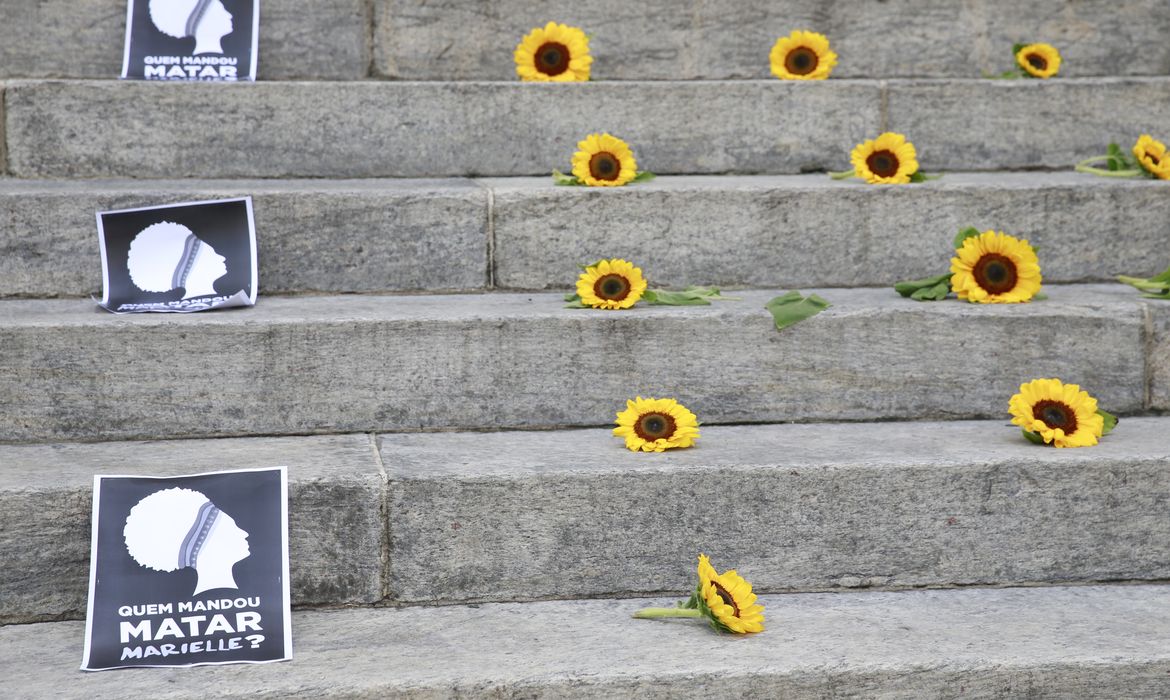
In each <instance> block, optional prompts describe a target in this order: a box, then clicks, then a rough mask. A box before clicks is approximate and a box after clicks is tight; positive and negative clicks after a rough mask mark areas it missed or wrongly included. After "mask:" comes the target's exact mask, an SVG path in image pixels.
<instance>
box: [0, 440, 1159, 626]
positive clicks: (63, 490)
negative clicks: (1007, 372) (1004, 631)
mask: <svg viewBox="0 0 1170 700" xmlns="http://www.w3.org/2000/svg"><path fill="white" fill-rule="evenodd" d="M1168 425H1170V417H1157V418H1133V419H1125V420H1123V422H1122V423H1121V425H1120V426H1119V427H1118V428H1117V431H1116V432H1115V433H1114V434H1113V435H1111V436H1110V437H1109V438H1107V439H1106V440H1105V441H1103V442H1102V443H1101V444H1100V445H1098V446H1097V447H1094V448H1091V449H1080V450H1055V449H1045V448H1039V447H1036V446H1033V445H1031V444H1029V443H1027V442H1026V441H1024V439H1023V438H1022V436H1020V434H1019V431H1018V429H1016V428H1014V427H1012V426H1010V425H1008V424H1007V420H1006V418H1005V419H1004V420H1001V421H957V422H952V423H930V422H922V423H891V424H882V423H872V424H835V423H825V424H795V425H770V426H736V427H718V426H715V427H704V428H703V437H701V438H700V442H699V447H696V448H692V449H688V450H675V451H670V452H666V453H663V454H640V453H631V452H629V451H628V450H626V449H625V448H624V447H623V445H622V443H621V441H620V440H619V439H617V438H615V437H613V436H612V435H611V434H610V430H609V429H587V430H564V431H557V432H515V431H506V432H499V433H439V434H421V435H408V434H387V435H381V436H378V437H380V440H379V439H376V438H375V436H372V435H368V434H351V435H335V436H325V437H283V438H229V439H206V440H204V439H200V440H176V441H152V442H145V443H144V442H123V443H104V444H92V443H61V444H53V445H22V446H7V447H5V446H0V465H3V466H2V467H0V476H2V477H3V478H2V480H0V531H3V532H5V533H6V535H7V536H6V537H5V538H4V539H2V540H0V560H3V561H6V562H8V566H7V567H6V568H5V569H4V571H3V573H0V601H4V605H3V606H2V607H0V622H2V623H23V622H34V621H39V620H44V619H51V618H57V619H60V618H62V617H65V618H76V617H79V616H80V615H81V614H82V611H83V610H84V607H85V596H86V582H87V580H88V578H87V577H88V566H89V563H88V562H89V532H90V511H89V504H90V500H91V498H92V492H91V485H92V481H93V475H94V474H99V473H105V474H110V473H117V474H129V475H141V476H148V475H150V476H168V475H177V474H189V473H200V472H204V471H216V470H223V469H233V468H249V467H272V466H280V465H284V466H287V467H289V479H290V489H289V493H290V557H291V572H292V592H293V601H294V603H295V604H297V605H303V606H317V605H371V604H380V603H393V604H409V603H428V604H432V603H444V604H452V603H461V602H468V601H490V600H497V601H498V600H535V599H547V598H550V597H563V596H564V595H565V594H566V593H571V594H572V595H574V596H577V597H586V596H593V597H597V596H605V597H608V596H613V595H646V594H652V593H654V592H657V591H681V590H683V589H685V587H686V583H685V581H686V580H687V577H688V576H689V574H687V573H686V572H687V570H688V569H689V566H690V564H689V560H690V559H691V558H693V557H694V556H695V555H696V554H697V552H698V550H701V549H707V550H709V551H708V553H710V554H712V555H713V556H718V555H720V554H723V555H725V556H730V555H732V554H734V555H735V556H737V557H742V558H743V559H744V561H743V565H744V566H753V567H754V568H755V570H756V574H757V576H758V577H759V578H757V580H756V584H757V587H758V588H759V589H760V590H764V591H773V592H782V591H806V590H841V589H850V588H890V589H896V588H905V587H922V586H949V585H1001V584H1013V585H1016V584H1026V583H1035V584H1045V583H1048V584H1051V583H1071V582H1106V581H1118V580H1128V581H1153V580H1161V579H1165V578H1170V565H1167V564H1166V562H1165V559H1166V554H1165V552H1163V551H1162V550H1160V549H1159V548H1158V547H1150V546H1144V547H1136V548H1134V549H1131V546H1133V545H1135V542H1136V541H1137V540H1142V537H1146V538H1147V539H1149V538H1154V539H1157V538H1158V537H1161V535H1159V534H1157V533H1158V532H1159V531H1160V530H1159V528H1160V527H1161V526H1160V525H1158V524H1157V523H1158V522H1160V521H1158V520H1157V519H1156V518H1153V517H1152V516H1151V514H1150V511H1151V508H1152V506H1151V505H1149V503H1148V501H1150V499H1157V498H1159V497H1160V494H1164V493H1166V492H1167V491H1170V484H1167V483H1165V479H1163V478H1162V476H1160V475H1161V474H1163V473H1164V470H1163V469H1162V468H1161V467H1162V465H1164V464H1165V463H1167V462H1170V430H1167V426H1168ZM976 446H977V447H976ZM908 452H909V453H911V454H910V456H906V453H908ZM109 465H117V466H116V467H111V466H109ZM469 465H470V466H469ZM1055 475H1060V476H1059V478H1057V477H1056V476H1055ZM711 480H717V481H719V482H721V483H724V484H729V485H730V484H741V485H742V486H743V487H744V488H745V489H748V490H749V491H750V489H752V488H754V489H757V490H760V492H761V493H765V492H767V493H774V494H775V497H774V499H773V500H774V502H775V503H776V508H777V510H776V511H775V513H771V514H770V512H769V511H763V512H759V511H757V510H755V509H751V510H749V511H747V512H745V513H743V514H742V516H741V517H740V518H739V519H738V520H737V521H736V522H735V523H734V524H729V525H726V526H724V527H723V528H722V529H723V532H724V533H735V534H734V536H733V537H732V540H733V541H731V542H725V543H722V544H719V538H717V537H712V536H711V532H710V526H709V525H704V524H703V518H705V517H708V515H709V513H708V511H711V510H712V509H713V510H719V511H722V510H723V509H724V508H731V509H732V510H734V507H735V506H734V505H733V504H731V503H726V502H725V501H726V500H727V499H726V498H724V497H722V496H720V495H718V493H717V492H712V495H711V497H710V498H709V499H707V500H705V501H703V503H705V504H706V505H704V506H702V507H699V506H698V505H696V502H695V501H694V499H692V498H689V497H686V498H684V497H683V495H680V492H679V491H678V489H679V488H680V487H681V486H682V485H687V484H689V485H690V486H689V488H692V489H698V490H699V491H705V490H706V489H707V488H708V486H709V484H708V482H709V481H711ZM883 483H885V484H887V485H885V486H883V485H882V484H883ZM1094 484H1096V485H1097V486H1096V487H1094V486H1093V485H1094ZM1082 487H1083V488H1084V489H1086V493H1090V494H1092V497H1087V496H1084V495H1080V496H1076V494H1079V493H1080V491H1078V489H1080V488H1082ZM822 491H823V492H824V493H832V494H835V495H834V496H833V499H832V502H831V503H828V502H820V500H823V499H815V498H814V499H813V500H806V499H807V498H808V497H809V495H810V494H814V493H820V492H822ZM545 492H548V493H550V494H554V493H555V494H558V496H557V497H558V498H559V499H560V500H559V501H557V502H559V503H561V504H562V505H561V506H559V507H552V506H548V505H545V502H544V501H543V500H541V499H540V497H539V494H541V493H545ZM626 492H630V493H632V494H633V495H632V496H631V495H630V494H627V495H626V496H622V494H623V493H626ZM861 492H865V493H868V494H869V496H868V497H867V498H861V497H860V495H859V494H860V493H861ZM525 493H531V494H533V497H534V498H537V502H536V503H530V502H528V501H526V500H525V498H523V497H522V496H521V495H520V494H525ZM744 493H748V491H744ZM899 493H905V494H908V497H909V498H911V501H913V499H914V498H923V497H925V498H926V499H927V500H926V502H925V503H924V504H920V505H919V506H917V507H912V506H911V503H909V502H906V503H904V502H903V500H904V498H903V496H900V495H897V494H899ZM1098 493H1099V495H1097V494H1098ZM589 494H595V495H596V494H608V495H605V496H604V497H603V498H601V499H600V500H601V501H604V502H614V503H617V502H620V501H622V500H623V498H624V499H625V500H630V499H631V498H633V499H635V501H636V500H637V499H638V498H641V497H642V496H641V495H640V494H657V495H655V496H653V498H652V499H651V500H652V501H654V502H659V503H669V502H671V499H676V500H677V506H676V507H677V510H675V511H672V512H676V513H678V514H681V513H684V512H690V515H689V516H687V517H696V518H697V520H695V525H694V527H693V528H691V529H688V528H687V527H684V526H683V525H680V524H679V523H676V522H673V520H670V521H668V520H663V516H662V515H661V514H660V513H657V512H656V511H655V512H647V513H643V514H642V515H641V516H639V518H640V519H641V522H642V523H643V525H644V526H646V527H650V528H651V530H649V531H648V532H649V533H651V534H646V535H642V534H639V535H637V536H634V537H632V538H628V539H627V543H628V545H629V546H630V547H632V548H633V550H632V551H631V552H628V553H627V552H621V551H616V550H614V551H610V552H609V554H608V555H607V554H606V551H608V550H609V547H610V546H611V545H612V546H618V545H617V544H616V543H610V542H609V540H612V539H613V538H612V536H611V535H607V534H606V530H605V529H604V528H602V526H601V525H599V524H598V523H601V522H603V521H605V520H606V518H610V519H613V518H618V519H620V518H622V517H626V516H624V515H617V514H610V515H608V516H607V515H605V513H604V510H605V508H604V507H601V506H598V504H597V503H596V502H595V501H596V500H597V499H596V498H593V499H591V498H589V497H588V495H589ZM971 494H976V495H980V494H981V498H982V499H983V500H981V501H980V500H979V499H978V498H976V497H975V496H972V495H971ZM1012 494H1014V495H1012ZM1111 499H1113V500H1120V501H1121V502H1123V503H1126V504H1127V505H1126V506H1125V507H1124V508H1122V509H1121V510H1117V509H1118V508H1119V507H1118V506H1112V508H1114V512H1115V516H1114V518H1113V520H1117V521H1119V522H1117V523H1116V527H1112V528H1106V527H1104V526H1101V527H1098V528H1096V530H1095V531H1096V532H1097V535H1096V536H1094V535H1093V532H1094V530H1093V529H1092V528H1088V529H1086V528H1085V527H1083V526H1082V525H1080V524H1078V523H1080V522H1081V521H1082V520H1084V518H1080V519H1079V520H1070V519H1069V516H1068V515H1067V513H1065V512H1064V511H1062V508H1066V507H1074V506H1075V507H1076V508H1078V509H1079V510H1078V512H1079V513H1081V514H1082V515H1089V516H1091V515H1092V514H1095V513H1100V512H1103V510H1105V509H1108V508H1109V507H1110V506H1108V505H1106V504H1107V503H1109V502H1112V501H1111ZM870 501H873V502H875V503H876V504H877V505H872V506H871V505H866V504H867V503H869V502H870ZM1049 501H1051V502H1052V504H1049ZM550 502H551V501H550ZM1053 504H1054V505H1053ZM629 507H630V508H632V509H633V510H637V506H636V505H633V504H631V505H630V506H629ZM623 508H624V507H623ZM834 509H835V510H834ZM831 510H833V511H834V512H836V511H840V512H839V513H837V515H831V514H830V512H829V511H831ZM339 511H344V512H347V513H349V515H350V516H351V517H348V518H340V519H339V518H338V517H336V514H337V513H338V512H339ZM691 511H693V512H691ZM790 511H791V513H792V515H785V514H786V513H789V512H790ZM882 512H889V513H890V515H886V516H881V515H879V514H880V513H882ZM704 513H707V515H704ZM895 513H901V515H897V514H895ZM797 514H803V515H801V516H800V517H796V516H797ZM631 517H632V516H631ZM679 517H682V516H681V515H680V516H679ZM493 518H497V519H498V518H504V519H505V520H506V521H507V522H508V523H509V525H508V526H507V527H496V528H495V534H492V535H489V534H488V533H487V532H486V530H485V528H489V525H487V524H485V523H491V522H493V520H492V519H493ZM794 518H795V519H794ZM1127 518H1128V519H1131V520H1132V526H1126V525H1125V523H1126V522H1130V520H1126V519H1127ZM627 519H628V518H627ZM1122 520H1124V521H1125V522H1121V521H1122ZM854 521H864V522H868V523H869V525H868V526H867V527H868V528H869V531H870V532H872V533H874V534H873V537H870V538H869V540H873V542H874V546H876V543H877V542H879V541H885V542H886V544H885V550H884V552H885V555H884V559H883V560H882V561H878V560H871V559H872V557H868V555H865V554H864V553H863V552H861V551H853V552H851V551H849V547H853V548H854V549H856V546H855V545H849V544H848V542H847V538H845V535H846V534H847V533H848V532H850V529H849V523H852V522H854ZM573 523H577V525H576V526H575V529H576V530H577V531H580V532H582V533H584V534H587V535H588V536H584V537H583V538H582V539H581V540H580V541H578V542H568V543H562V545H559V546H561V547H567V548H568V549H569V550H572V551H575V552H577V553H578V554H579V555H581V556H582V557H584V558H585V559H587V560H589V561H592V560H594V558H604V557H606V556H608V557H609V558H610V559H611V560H612V561H614V562H616V563H617V564H618V565H619V566H620V567H621V571H620V572H619V573H617V574H610V573H606V575H605V576H599V575H598V573H597V572H593V573H590V570H591V565H583V564H579V563H578V560H577V558H570V559H569V560H565V559H564V558H563V557H561V558H559V559H556V560H549V561H546V562H545V563H544V564H541V561H543V560H544V558H545V554H542V553H541V552H545V551H546V550H547V549H548V547H549V546H551V545H548V543H546V542H545V540H546V539H547V538H548V537H550V536H552V535H551V534H550V533H555V532H557V531H560V530H561V529H562V528H566V527H570V526H572V525H573ZM583 523H587V524H583ZM590 528H593V529H597V528H601V529H598V531H597V532H593V533H592V534H589V533H590V532H592V530H591V529H590ZM653 528H659V530H654V529H653ZM745 528H746V529H747V530H752V529H753V528H754V529H756V530H759V531H760V532H764V531H767V532H766V533H765V535H764V538H765V540H767V541H776V542H780V541H781V540H783V539H784V538H785V537H787V538H789V539H793V541H792V542H791V543H789V544H788V545H787V549H783V551H784V552H787V553H786V554H781V552H771V553H770V554H767V555H766V556H765V554H766V553H758V554H752V553H750V552H745V551H744V549H743V543H744V542H746V541H747V540H746V539H745V538H748V539H750V538H749V537H748V533H747V532H746V531H745ZM777 528H778V529H780V530H783V531H785V532H787V534H785V532H771V530H772V529H777ZM1013 528H1017V529H1023V528H1031V529H1032V531H1033V532H1034V533H1038V534H1037V535H1036V536H1041V537H1045V538H1046V541H1047V542H1048V546H1047V547H1046V550H1045V551H1046V552H1047V553H1045V554H1043V555H1039V556H1037V555H1034V554H1033V553H1031V551H1030V549H1029V548H1027V547H1024V543H1023V542H1021V541H1019V540H1018V537H1017V536H1016V535H1013V534H1011V533H1012V532H1015V530H1014V529H1013ZM489 529H490V528H489ZM692 529H693V532H691V530H692ZM789 530H791V532H788V531H789ZM894 530H897V533H900V534H895V532H894ZM1162 530H1164V528H1162ZM655 532H657V533H658V535H661V537H662V538H663V539H662V540H661V544H659V545H657V546H652V545H651V544H650V540H649V539H648V538H650V539H653V537H655V536H656V535H654V534H653V533H655ZM976 532H977V533H978V534H979V538H978V539H972V535H973V534H974V533H976ZM688 533H690V534H688ZM793 533H795V534H793ZM801 533H803V534H801ZM882 533H886V534H888V537H889V539H887V540H882V538H883V537H885V536H886V535H885V534H882ZM907 533H910V534H907ZM1142 533H1145V534H1144V535H1143V534H1142ZM485 537H489V538H490V539H491V541H493V542H495V543H496V547H498V548H500V550H509V551H513V552H514V554H512V555H510V557H509V558H507V559H500V558H499V557H497V556H496V555H495V554H494V553H493V552H495V551H496V549H495V548H489V550H490V551H486V550H485V549H484V547H483V546H482V541H483V538H485ZM607 538H608V540H607ZM843 538H844V539H843ZM1102 538H1105V539H1107V540H1108V541H1109V543H1110V546H1109V547H1107V548H1105V547H1102V546H1100V545H1095V544H1094V543H1095V542H1098V540H1102ZM1110 538H1111V539H1110ZM869 540H867V541H869ZM525 542H528V545H527V546H526V545H525V544H524V543H525ZM897 542H901V544H897ZM542 543H543V544H542ZM834 543H836V544H834ZM981 543H982V544H981ZM546 545H547V546H546ZM838 545H839V546H840V547H842V548H843V549H841V551H840V552H836V551H835V550H834V552H835V553H834V554H833V555H832V556H827V555H824V554H822V555H815V556H814V550H816V548H817V547H835V546H838ZM513 546H515V549H512V548H513ZM989 547H991V548H992V549H996V551H997V552H998V554H997V555H996V556H995V557H990V556H989V554H988V552H987V551H985V550H988V548H989ZM956 548H957V549H956ZM1070 548H1071V549H1070ZM643 549H645V551H646V552H649V551H652V550H653V551H655V552H657V554H655V555H654V556H650V555H648V554H642V555H639V554H638V552H640V551H643ZM948 549H955V552H956V553H955V554H953V555H950V554H947V555H945V556H944V555H943V554H942V553H943V552H946V551H948ZM530 550H531V551H530ZM550 551H551V550H550ZM1069 551H1076V552H1079V554H1078V558H1077V559H1076V561H1075V562H1073V561H1072V560H1071V559H1069V555H1068V552H1069ZM737 552H738V554H737ZM959 552H962V554H961V555H960V554H959ZM664 553H673V554H671V555H670V557H668V559H670V560H671V561H669V562H668V561H666V560H665V559H664V558H663V557H664ZM675 555H677V557H675ZM675 558H678V559H680V561H673V559H675ZM883 562H884V563H883ZM891 566H893V567H901V569H900V571H901V573H899V574H898V575H896V576H895V575H893V572H892V570H891V569H890V567H891ZM461 570H463V571H464V572H465V571H476V572H478V573H477V578H478V579H484V580H486V581H487V583H485V584H483V585H472V584H471V583H469V582H468V581H467V580H466V579H467V575H466V573H461ZM554 581H559V583H557V584H556V585H553V582H554ZM504 582H507V585H503V584H504Z"/></svg>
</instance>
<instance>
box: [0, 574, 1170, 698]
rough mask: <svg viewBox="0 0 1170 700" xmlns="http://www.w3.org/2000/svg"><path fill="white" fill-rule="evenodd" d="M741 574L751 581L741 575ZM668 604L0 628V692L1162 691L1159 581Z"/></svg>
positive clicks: (1082, 694) (879, 694)
mask: <svg viewBox="0 0 1170 700" xmlns="http://www.w3.org/2000/svg"><path fill="white" fill-rule="evenodd" d="M741 572H742V573H744V574H745V575H747V576H748V577H749V579H750V577H751V573H752V572H751V571H750V570H748V569H746V568H744V569H741ZM672 602H673V600H666V599H663V600H658V599H641V600H594V601H559V602H549V603H535V604H533V603H529V604H503V605H483V606H478V607H445V608H412V609H405V610H338V611H328V612H303V613H297V614H295V615H294V616H293V634H294V644H295V647H296V648H295V653H294V658H293V660H292V661H291V662H289V663H285V664H268V665H261V666H210V667H204V668H199V669H194V670H190V669H159V670H151V671H141V672H137V673H134V672H113V673H88V674H83V673H81V672H79V671H78V670H77V666H78V664H79V661H80V657H81V639H82V635H83V632H84V629H83V625H82V623H80V622H65V623H52V624H42V625H30V626H17V627H5V628H2V629H0V671H2V673H0V693H2V694H3V695H5V696H6V697H21V698H41V697H52V698H85V699H86V700H90V699H99V698H100V699H104V698H123V697H127V696H133V697H152V698H204V697H207V696H208V695H209V694H210V695H214V696H216V697H223V698H266V699H275V698H320V697H328V698H383V697H388V696H390V697H396V698H397V697H403V698H447V697H493V698H574V699H577V698H595V697H626V698H662V697H670V698H695V699H700V698H703V699H705V698H711V697H727V698H730V697H736V698H753V699H757V698H758V699H763V698H776V697H783V698H828V697H834V698H884V699H892V698H926V697H938V698H951V697H963V698H1009V697H1061V698H1089V697H1099V698H1111V697H1160V696H1162V695H1164V694H1165V689H1166V676H1167V674H1168V673H1170V653H1168V652H1167V648H1170V617H1168V614H1167V611H1168V610H1170V594H1168V592H1167V589H1166V588H1165V587H1162V586H1119V587H1075V588H1033V589H1026V588H1021V589H1004V590H965V591H914V592H902V593H853V594H845V595H840V594H836V595H834V594H813V595H792V596H770V597H765V598H764V599H763V603H764V605H765V606H766V608H767V610H766V614H767V615H768V624H769V628H768V629H767V630H766V631H765V632H763V633H761V634H758V635H753V636H751V637H747V638H739V639H729V638H725V637H720V636H718V635H716V634H715V633H713V632H711V631H710V630H709V629H708V628H706V626H705V625H703V624H702V623H699V622H696V621H693V620H682V621H677V622H673V621H671V622H662V621H651V620H634V619H631V618H630V615H631V614H632V613H633V612H634V611H635V610H637V609H639V608H641V607H643V606H648V605H656V604H657V605H661V604H670V603H672Z"/></svg>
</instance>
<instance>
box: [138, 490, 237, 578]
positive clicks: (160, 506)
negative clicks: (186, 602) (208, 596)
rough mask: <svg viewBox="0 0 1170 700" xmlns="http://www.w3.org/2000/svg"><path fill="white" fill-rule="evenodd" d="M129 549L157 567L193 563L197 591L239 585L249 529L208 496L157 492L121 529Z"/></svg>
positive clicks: (182, 566) (181, 566) (172, 567)
mask: <svg viewBox="0 0 1170 700" xmlns="http://www.w3.org/2000/svg"><path fill="white" fill-rule="evenodd" d="M122 536H123V537H124V538H125V540H126V550H127V551H128V552H129V553H130V556H131V557H133V558H134V561H136V562H138V564H139V565H141V566H143V567H146V568H148V569H154V570H155V571H177V570H179V569H185V568H188V567H190V568H193V569H195V571H196V572H197V573H198V575H199V581H198V584H197V585H196V587H195V593H194V594H196V595H197V594H199V593H202V592H203V591H209V590H212V589H214V588H236V587H237V586H236V580H235V577H234V575H233V573H232V567H233V566H235V564H236V562H238V561H241V560H243V559H245V558H247V556H248V555H249V554H250V553H251V552H250V550H249V549H248V533H246V532H244V531H243V530H241V529H240V528H239V526H237V525H236V521H235V520H234V519H233V518H232V516H230V515H228V514H227V513H224V512H223V511H221V510H220V509H219V508H217V507H216V505H215V504H214V503H212V502H211V500H210V499H208V498H207V496H204V495H203V494H202V493H199V492H198V491H192V490H191V489H182V488H172V489H165V490H163V491H155V492H154V493H152V494H150V495H149V496H147V497H146V498H143V499H142V500H141V501H139V502H138V503H137V504H135V506H134V507H133V508H131V509H130V515H129V516H128V517H127V518H126V527H125V528H124V529H123V530H122Z"/></svg>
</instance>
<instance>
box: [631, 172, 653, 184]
mask: <svg viewBox="0 0 1170 700" xmlns="http://www.w3.org/2000/svg"><path fill="white" fill-rule="evenodd" d="M656 177H658V176H657V175H655V174H654V173H652V172H650V171H649V170H640V171H638V174H637V175H635V176H634V179H633V180H630V182H650V181H651V180H653V179H654V178H656Z"/></svg>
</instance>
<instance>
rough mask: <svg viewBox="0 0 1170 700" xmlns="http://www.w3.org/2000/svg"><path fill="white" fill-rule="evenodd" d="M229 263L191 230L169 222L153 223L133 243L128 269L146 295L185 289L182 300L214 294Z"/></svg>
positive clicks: (136, 285)
mask: <svg viewBox="0 0 1170 700" xmlns="http://www.w3.org/2000/svg"><path fill="white" fill-rule="evenodd" d="M225 262H226V260H225V259H224V257H223V256H222V255H220V254H219V253H216V252H215V249H214V248H212V247H211V246H209V245H207V244H206V243H204V242H203V241H202V240H200V239H199V238H197V237H196V236H195V234H194V233H192V232H191V229H189V228H187V227H186V226H183V225H182V224H174V223H171V222H169V221H163V222H161V223H157V224H152V225H150V226H147V227H146V228H145V229H143V230H142V231H141V232H140V233H139V234H138V235H137V236H135V237H134V240H133V241H131V242H130V254H129V256H128V257H127V258H126V267H127V268H128V269H129V271H130V281H131V282H133V283H134V286H135V287H138V288H139V289H141V290H142V291H144V292H169V291H171V290H172V289H178V288H179V287H182V288H183V290H184V292H183V298H184V299H190V298H191V297H201V296H209V295H212V294H215V281H216V280H217V279H219V278H220V277H223V276H224V275H226V274H227V267H226V265H225V264H224V263H225Z"/></svg>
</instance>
